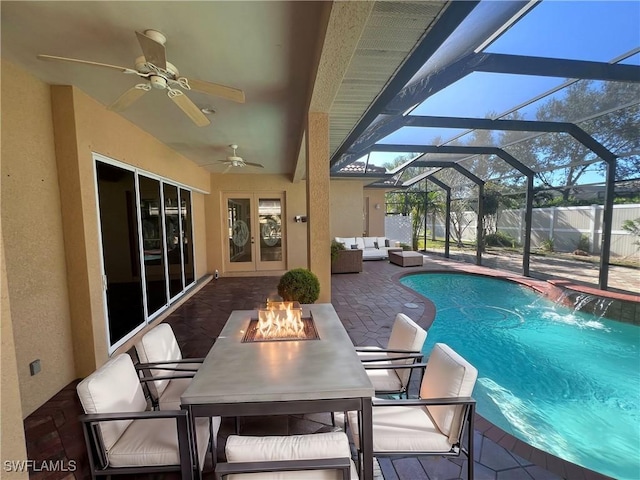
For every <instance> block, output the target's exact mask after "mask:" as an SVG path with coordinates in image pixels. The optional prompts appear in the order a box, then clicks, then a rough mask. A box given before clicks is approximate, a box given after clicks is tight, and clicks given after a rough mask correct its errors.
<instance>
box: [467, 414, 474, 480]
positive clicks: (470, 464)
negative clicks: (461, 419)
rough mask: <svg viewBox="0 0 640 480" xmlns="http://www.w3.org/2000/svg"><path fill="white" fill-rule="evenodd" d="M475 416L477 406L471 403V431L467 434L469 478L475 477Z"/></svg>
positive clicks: (469, 428)
mask: <svg viewBox="0 0 640 480" xmlns="http://www.w3.org/2000/svg"><path fill="white" fill-rule="evenodd" d="M474 416H475V408H474V405H473V404H471V405H469V425H468V426H467V428H468V430H469V433H468V434H467V438H468V442H469V444H468V445H467V455H468V457H469V458H468V472H467V476H468V478H469V480H471V479H473V466H474V465H473V464H474V460H473V436H474V432H473V428H474V426H473V425H474V424H473V420H474Z"/></svg>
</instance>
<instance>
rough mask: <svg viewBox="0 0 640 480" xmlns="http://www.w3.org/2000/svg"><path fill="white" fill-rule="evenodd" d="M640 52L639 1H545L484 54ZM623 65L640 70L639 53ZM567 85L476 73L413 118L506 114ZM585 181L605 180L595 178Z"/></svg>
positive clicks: (410, 140) (531, 111) (598, 57)
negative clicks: (539, 96)
mask: <svg viewBox="0 0 640 480" xmlns="http://www.w3.org/2000/svg"><path fill="white" fill-rule="evenodd" d="M638 47H640V1H637V0H636V1H557V0H545V1H543V2H542V3H540V4H538V5H537V6H536V7H534V8H533V9H532V10H531V11H530V12H529V13H528V14H527V15H526V16H525V17H524V18H523V19H521V20H520V21H518V22H517V23H516V24H514V25H513V26H512V27H511V28H510V29H509V30H507V32H505V33H504V34H503V35H502V36H501V37H500V38H498V39H497V40H496V41H495V42H494V43H493V44H491V45H490V46H489V47H487V48H486V49H485V51H486V52H490V53H505V54H517V55H527V56H542V57H552V58H568V59H576V60H589V61H602V62H609V61H612V60H614V59H615V58H617V57H619V56H620V55H622V54H625V53H627V52H629V51H631V50H633V49H637V48H638ZM624 63H630V64H634V65H640V54H636V55H634V56H633V57H631V58H630V59H629V60H626V61H625V62H624ZM564 81H565V79H564V78H550V77H534V76H523V75H501V74H493V73H482V72H476V73H472V74H470V75H468V76H467V77H465V78H463V79H461V80H460V81H458V82H456V83H455V84H453V85H451V86H450V87H448V88H447V89H445V90H443V91H440V92H438V93H437V94H435V95H433V96H432V97H430V98H428V99H427V100H426V101H425V102H423V103H422V104H421V105H419V106H418V107H417V108H416V109H415V110H414V111H413V112H412V113H413V114H416V115H441V116H461V117H481V118H482V117H485V116H487V114H489V113H492V114H502V113H505V112H507V111H509V110H511V109H513V108H514V107H517V106H519V105H520V104H522V103H524V102H526V101H528V100H529V99H531V98H533V97H535V96H537V95H540V94H542V93H544V92H547V91H549V90H550V89H552V88H554V87H556V86H559V85H561V84H562V83H563V82H564ZM535 110H536V105H532V106H530V107H529V108H524V109H522V110H520V113H521V114H523V115H524V118H528V119H533V118H535ZM458 133H460V130H454V129H416V128H405V129H401V130H399V131H397V132H395V133H394V134H392V135H390V136H389V137H387V138H385V139H384V140H382V141H381V142H379V143H406V144H423V143H429V142H430V141H431V140H432V139H433V138H435V137H436V136H438V137H440V138H444V139H449V138H451V137H453V136H455V135H457V134H458ZM393 156H395V155H391V157H393ZM376 163H378V162H376ZM585 180H586V181H587V182H590V181H599V180H601V178H600V177H599V176H590V177H587V178H586V179H585Z"/></svg>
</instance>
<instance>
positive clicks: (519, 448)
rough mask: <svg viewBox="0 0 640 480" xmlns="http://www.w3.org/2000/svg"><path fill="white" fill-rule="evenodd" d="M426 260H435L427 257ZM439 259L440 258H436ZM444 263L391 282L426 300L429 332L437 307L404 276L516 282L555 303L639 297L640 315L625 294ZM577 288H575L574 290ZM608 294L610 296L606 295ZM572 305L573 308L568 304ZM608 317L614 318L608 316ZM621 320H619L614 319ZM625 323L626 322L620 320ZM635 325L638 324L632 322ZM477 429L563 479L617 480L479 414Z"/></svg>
mask: <svg viewBox="0 0 640 480" xmlns="http://www.w3.org/2000/svg"><path fill="white" fill-rule="evenodd" d="M425 258H429V259H430V260H431V259H432V257H429V256H425ZM434 260H436V259H434ZM437 260H440V261H441V262H442V264H440V262H437V264H434V265H423V266H422V267H418V268H412V269H411V271H400V272H398V273H396V274H394V275H392V277H391V280H392V281H393V282H394V283H397V284H398V285H400V286H401V287H402V288H404V289H405V290H407V291H409V292H411V293H413V294H416V295H418V296H420V297H422V298H424V299H425V308H424V312H423V314H422V316H421V317H420V318H419V319H418V324H419V325H421V326H423V327H425V328H426V329H427V330H428V328H429V327H430V326H431V325H432V323H433V321H434V319H435V314H436V308H435V305H434V303H433V302H432V301H431V300H429V298H427V297H425V296H424V295H422V294H420V293H418V292H416V291H415V290H413V289H411V288H409V287H407V286H405V285H403V284H402V283H401V282H400V279H401V278H403V277H407V276H411V275H415V274H420V273H464V274H473V275H479V276H484V277H492V278H499V279H502V280H506V281H510V282H513V283H517V284H520V285H524V286H526V287H529V288H531V289H533V290H535V291H536V292H538V293H539V294H541V295H543V296H544V297H546V298H549V299H550V300H552V301H554V302H555V301H558V300H561V301H562V300H563V299H564V298H566V296H565V290H569V291H577V292H580V293H586V294H591V295H597V296H601V297H604V298H609V299H612V300H620V299H621V297H624V301H627V300H628V299H627V298H626V297H635V298H636V300H634V301H635V302H639V303H638V307H639V308H637V310H638V311H639V312H640V296H635V295H625V294H621V293H617V292H608V291H604V290H598V289H595V288H591V287H585V286H583V285H577V284H573V283H571V282H569V281H566V280H541V279H535V278H531V277H525V276H523V275H518V274H516V273H514V272H509V271H506V270H498V269H495V268H490V267H484V266H481V265H472V264H468V263H457V262H456V263H451V262H450V261H446V263H445V261H443V259H437ZM571 287H574V288H571ZM604 294H608V295H604ZM567 306H572V305H567ZM607 318H610V317H608V316H607ZM612 320H617V319H615V318H614V319H612ZM619 321H623V320H619ZM629 323H635V322H629ZM475 430H476V431H477V432H478V433H480V434H481V435H483V436H484V437H486V438H488V439H490V440H491V441H493V442H495V443H496V444H497V445H499V446H501V447H502V448H505V449H506V450H508V451H510V452H512V453H514V454H516V455H518V456H519V457H521V458H523V459H524V460H527V461H529V462H531V463H533V464H535V465H538V466H540V467H542V468H544V469H546V470H548V471H550V472H552V473H555V474H556V475H559V476H561V477H562V478H564V479H566V480H615V479H614V478H613V477H609V476H607V475H604V474H602V473H598V472H596V471H594V470H590V469H588V468H586V467H582V466H580V465H577V464H575V463H571V462H569V461H568V460H564V459H562V458H560V457H557V456H555V455H553V454H551V453H549V452H545V451H544V450H541V449H539V448H537V447H534V446H533V445H530V444H528V443H526V442H524V441H523V440H520V439H519V438H516V437H515V436H513V435H512V434H510V433H508V432H505V431H504V430H503V429H501V428H500V427H498V426H496V425H494V424H493V423H491V422H490V421H489V420H487V419H485V418H484V417H482V416H481V415H479V414H478V413H476V414H475Z"/></svg>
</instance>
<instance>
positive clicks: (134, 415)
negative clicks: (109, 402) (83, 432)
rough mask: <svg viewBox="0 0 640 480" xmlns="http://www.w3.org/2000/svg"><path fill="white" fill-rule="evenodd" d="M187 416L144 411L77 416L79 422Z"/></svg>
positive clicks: (173, 411) (177, 412)
mask: <svg viewBox="0 0 640 480" xmlns="http://www.w3.org/2000/svg"><path fill="white" fill-rule="evenodd" d="M188 415H189V412H188V411H187V410H145V411H144V412H118V413H85V414H82V415H79V416H78V420H79V421H81V422H85V423H88V422H110V421H116V420H149V419H153V418H178V419H181V418H184V419H185V421H186V419H187V417H188Z"/></svg>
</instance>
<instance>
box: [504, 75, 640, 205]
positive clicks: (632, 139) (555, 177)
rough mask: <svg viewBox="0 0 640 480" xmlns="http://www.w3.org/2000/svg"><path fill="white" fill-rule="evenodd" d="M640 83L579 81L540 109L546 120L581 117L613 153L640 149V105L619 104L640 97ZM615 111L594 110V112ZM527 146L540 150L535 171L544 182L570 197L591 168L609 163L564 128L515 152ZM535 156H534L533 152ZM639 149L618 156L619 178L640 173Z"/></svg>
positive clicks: (523, 146) (585, 127)
mask: <svg viewBox="0 0 640 480" xmlns="http://www.w3.org/2000/svg"><path fill="white" fill-rule="evenodd" d="M637 95H638V87H637V86H636V85H635V84H627V83H621V82H594V81H585V80H582V81H579V82H575V83H573V84H571V85H569V86H568V87H567V88H565V89H564V90H563V95H562V96H558V97H552V98H550V99H549V100H547V101H546V102H545V103H544V104H543V105H541V106H540V108H539V109H538V110H537V112H536V118H537V119H538V120H542V121H578V120H580V119H587V120H584V121H582V122H581V123H579V126H580V127H581V128H582V129H583V130H585V131H586V132H587V133H589V134H591V135H592V136H593V137H594V138H596V140H598V141H599V142H600V143H602V144H603V145H604V146H605V147H606V148H607V149H609V150H610V151H612V152H614V153H623V152H632V151H634V150H635V151H638V147H639V146H640V108H639V107H638V106H637V105H634V106H631V107H627V108H624V109H619V108H618V107H619V106H620V105H622V104H624V103H625V102H629V103H631V100H633V99H634V98H636V99H637ZM612 108H617V110H615V111H614V112H612V113H608V114H605V115H600V116H595V117H594V112H606V111H609V110H611V109H612ZM525 149H527V150H529V151H530V152H531V153H533V154H534V155H535V158H536V161H535V164H534V165H535V167H534V170H536V171H537V172H538V173H537V174H536V176H537V177H538V179H539V180H540V181H541V182H542V184H543V185H545V186H546V187H548V188H550V189H556V190H558V191H560V192H561V193H562V197H563V199H564V200H568V199H569V198H570V196H571V195H572V193H573V192H574V190H575V186H576V185H578V183H579V180H580V179H581V178H582V177H583V176H584V175H585V174H586V173H587V172H589V171H598V172H600V173H602V172H603V171H604V169H606V164H605V163H604V162H602V161H599V160H601V159H599V158H598V156H597V155H596V154H595V153H594V152H593V151H591V150H590V149H588V148H587V147H585V146H584V145H583V144H581V143H580V142H578V141H576V140H575V139H574V138H573V137H571V136H570V135H568V134H565V133H548V134H544V135H540V136H537V137H535V138H533V139H530V140H527V141H525V142H522V143H521V144H519V145H518V148H517V152H518V153H516V155H514V156H516V158H519V157H520V156H523V155H522V154H523V151H524V150H525ZM529 158H530V157H529ZM639 170H640V155H638V154H635V155H634V154H630V155H629V156H627V157H625V158H623V159H620V160H618V162H617V168H616V179H617V180H621V179H624V178H629V177H630V176H632V175H637V172H638V171H639Z"/></svg>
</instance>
